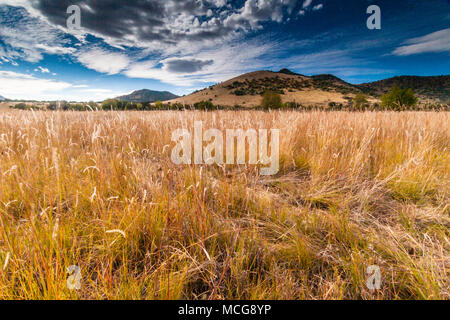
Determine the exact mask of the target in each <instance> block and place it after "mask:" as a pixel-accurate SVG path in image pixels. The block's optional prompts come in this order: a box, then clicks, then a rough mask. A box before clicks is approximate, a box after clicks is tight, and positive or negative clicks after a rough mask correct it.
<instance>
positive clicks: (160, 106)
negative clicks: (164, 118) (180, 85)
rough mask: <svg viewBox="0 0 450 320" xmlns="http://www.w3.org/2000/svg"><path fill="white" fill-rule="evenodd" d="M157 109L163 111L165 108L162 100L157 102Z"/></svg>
mask: <svg viewBox="0 0 450 320" xmlns="http://www.w3.org/2000/svg"><path fill="white" fill-rule="evenodd" d="M155 108H156V109H158V110H162V109H163V108H164V104H163V103H162V101H161V100H158V101H156V102H155Z"/></svg>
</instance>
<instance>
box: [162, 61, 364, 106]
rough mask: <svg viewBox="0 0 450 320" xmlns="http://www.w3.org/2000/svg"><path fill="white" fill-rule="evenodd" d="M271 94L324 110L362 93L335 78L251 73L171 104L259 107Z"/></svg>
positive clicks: (174, 100)
mask: <svg viewBox="0 0 450 320" xmlns="http://www.w3.org/2000/svg"><path fill="white" fill-rule="evenodd" d="M268 90H270V91H275V92H278V93H280V94H281V95H282V98H283V101H284V102H296V103H300V104H304V105H322V106H326V105H328V103H330V102H336V103H343V104H345V103H347V101H348V99H349V98H350V97H352V96H353V95H354V94H356V93H358V92H360V91H361V90H360V89H359V88H358V87H357V86H354V85H351V84H349V83H347V82H345V81H343V80H341V79H339V78H337V77H334V76H332V75H319V76H314V77H307V76H304V75H301V74H296V73H294V72H291V71H289V70H287V69H283V70H281V71H280V72H272V71H256V72H251V73H247V74H244V75H241V76H239V77H236V78H233V79H230V80H228V81H225V82H223V83H220V84H218V85H215V86H212V87H209V88H206V89H203V90H201V91H197V92H194V93H192V94H190V95H188V96H184V97H180V98H177V99H173V100H171V101H169V102H171V103H182V104H193V103H196V102H200V101H211V102H212V103H214V104H216V105H223V106H234V105H240V106H244V107H245V106H247V107H255V106H258V105H259V104H260V101H261V96H262V94H264V92H265V91H268Z"/></svg>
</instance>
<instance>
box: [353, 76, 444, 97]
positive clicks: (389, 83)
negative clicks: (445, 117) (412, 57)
mask: <svg viewBox="0 0 450 320" xmlns="http://www.w3.org/2000/svg"><path fill="white" fill-rule="evenodd" d="M394 86H397V87H400V88H411V89H413V91H414V92H415V93H416V94H417V95H418V96H419V98H421V99H422V100H440V101H441V102H447V101H449V100H450V76H449V75H447V76H431V77H419V76H399V77H393V78H388V79H385V80H380V81H375V82H371V83H363V84H360V85H358V87H360V88H361V89H362V90H363V91H365V92H367V93H369V94H372V95H376V96H380V95H382V94H384V93H386V92H388V91H389V90H391V89H392V87H394Z"/></svg>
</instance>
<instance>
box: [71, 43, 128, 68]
mask: <svg viewBox="0 0 450 320" xmlns="http://www.w3.org/2000/svg"><path fill="white" fill-rule="evenodd" d="M76 55H77V58H78V61H79V62H81V63H82V64H83V65H84V66H86V67H87V68H89V69H92V70H95V71H98V72H102V73H107V74H117V73H119V72H120V71H122V70H124V69H125V68H126V67H128V65H129V64H130V58H129V57H128V56H127V55H126V54H122V53H119V52H110V51H106V50H104V49H101V48H92V49H87V50H82V51H80V52H79V53H77V54H76Z"/></svg>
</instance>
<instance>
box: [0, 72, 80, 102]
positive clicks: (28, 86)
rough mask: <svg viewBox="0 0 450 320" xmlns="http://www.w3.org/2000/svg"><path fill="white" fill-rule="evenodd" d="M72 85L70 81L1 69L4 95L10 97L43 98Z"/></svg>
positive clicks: (1, 84)
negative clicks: (42, 77)
mask: <svg viewBox="0 0 450 320" xmlns="http://www.w3.org/2000/svg"><path fill="white" fill-rule="evenodd" d="M70 86H71V84H70V83H67V82H62V81H53V80H48V79H40V78H36V77H34V76H31V75H28V74H22V73H17V72H12V71H0V88H1V90H2V95H5V96H7V97H8V98H10V99H30V100H32V99H41V97H42V96H43V95H49V94H52V93H57V92H59V91H61V90H64V89H67V88H69V87H70Z"/></svg>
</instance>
